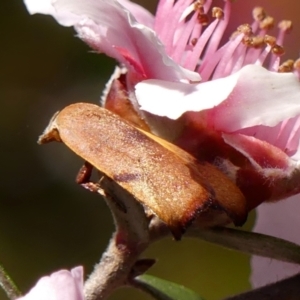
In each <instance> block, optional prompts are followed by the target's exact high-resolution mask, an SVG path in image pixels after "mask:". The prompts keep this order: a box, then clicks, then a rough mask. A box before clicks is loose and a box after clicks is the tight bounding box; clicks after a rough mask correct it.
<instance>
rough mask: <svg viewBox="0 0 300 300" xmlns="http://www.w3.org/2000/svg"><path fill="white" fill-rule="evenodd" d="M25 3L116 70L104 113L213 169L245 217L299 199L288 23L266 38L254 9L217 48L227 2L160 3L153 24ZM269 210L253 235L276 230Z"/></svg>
mask: <svg viewBox="0 0 300 300" xmlns="http://www.w3.org/2000/svg"><path fill="white" fill-rule="evenodd" d="M24 1H25V4H26V5H27V8H28V10H29V12H30V13H37V12H39V13H45V14H50V15H53V16H54V17H55V18H56V20H57V21H58V22H59V23H60V24H61V25H64V26H74V28H75V30H76V31H77V33H78V36H79V37H80V38H81V39H83V40H84V41H85V42H86V43H87V44H89V45H90V46H91V47H92V48H93V49H94V50H96V51H98V52H104V53H105V54H107V55H109V56H111V57H114V58H115V59H116V60H117V61H118V62H119V63H120V64H121V65H122V68H117V69H116V72H115V74H114V75H113V77H112V79H111V80H110V82H109V84H108V86H107V90H106V92H105V94H104V96H103V101H102V102H103V103H102V104H103V105H104V106H105V107H107V108H108V109H111V110H112V111H114V112H115V113H118V114H119V115H121V116H122V117H124V118H127V119H129V120H130V121H131V122H133V123H134V124H136V125H137V126H140V127H142V128H144V129H147V130H151V131H152V132H154V133H156V134H158V135H160V136H162V137H164V138H166V139H169V140H171V141H173V142H174V143H177V144H178V145H180V146H181V147H183V148H184V149H186V150H187V151H189V152H190V153H192V154H193V155H194V156H195V157H197V158H198V159H204V160H207V161H210V162H212V163H213V164H215V165H216V166H217V167H219V168H220V169H221V170H222V171H223V172H224V173H226V174H227V175H228V176H229V177H230V178H231V179H232V180H233V181H234V182H235V183H236V184H237V186H238V187H239V188H240V189H241V191H242V192H243V193H244V195H245V196H246V198H247V201H248V208H249V210H251V209H253V208H254V207H256V206H258V205H259V204H261V203H262V202H264V201H272V200H279V199H285V198H287V197H289V196H292V195H296V194H298V193H299V192H300V184H299V183H300V169H299V161H300V147H299V139H300V118H299V117H300V84H299V72H300V61H299V60H297V61H296V62H294V61H291V60H289V61H287V62H285V63H281V59H280V57H281V55H282V54H283V52H284V49H283V47H282V45H283V40H284V37H285V35H286V33H287V32H288V31H290V29H291V23H290V22H288V21H284V22H281V23H280V25H279V31H278V35H277V37H276V38H275V37H271V36H268V35H267V32H268V30H269V28H271V27H273V26H274V20H273V19H272V18H271V17H270V16H268V15H267V14H266V13H265V11H264V10H263V9H261V8H255V9H254V11H253V21H252V24H251V25H243V26H240V27H239V28H238V30H237V32H236V33H235V34H234V35H233V36H232V37H231V39H230V40H229V41H228V42H226V43H224V44H222V37H223V35H224V32H225V29H226V27H227V25H228V24H229V22H230V20H231V17H230V13H231V6H232V5H234V4H232V3H231V1H229V0H225V1H224V2H225V3H224V7H223V8H213V9H212V8H211V7H212V4H213V2H214V1H213V0H198V1H192V0H177V1H175V0H160V1H159V4H158V8H157V12H156V15H155V16H152V15H151V14H150V13H149V12H147V11H146V10H145V9H143V8H142V7H140V6H138V5H137V4H134V3H132V2H130V1H128V0H122V1H121V0H120V1H116V0H85V1H81V0H52V1H51V0H24ZM208 13H213V18H212V19H211V17H210V16H209V15H208ZM245 21H247V20H245ZM123 66H125V68H124V67H123ZM275 205H278V204H274V208H275ZM281 205H282V206H284V205H285V202H284V203H282V204H281ZM278 206H279V205H278ZM270 207H271V206H268V205H264V206H262V208H261V210H260V212H259V215H258V216H259V221H258V223H257V226H256V229H257V230H258V231H261V232H265V233H271V231H269V228H271V227H272V226H273V228H276V226H275V227H274V224H273V225H272V226H269V225H267V224H266V222H268V221H270V218H269V219H268V218H267V216H268V215H269V214H270V212H269V210H268V209H269V208H270ZM261 216H263V217H261ZM262 218H263V219H262ZM272 218H273V217H272ZM260 224H261V225H260ZM275 225H276V224H275ZM264 229H265V231H264ZM290 239H293V238H292V237H290Z"/></svg>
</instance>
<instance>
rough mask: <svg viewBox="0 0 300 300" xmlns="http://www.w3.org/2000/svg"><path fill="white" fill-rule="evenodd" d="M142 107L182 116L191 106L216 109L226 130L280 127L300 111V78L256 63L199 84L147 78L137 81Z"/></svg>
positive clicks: (214, 113)
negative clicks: (281, 123)
mask: <svg viewBox="0 0 300 300" xmlns="http://www.w3.org/2000/svg"><path fill="white" fill-rule="evenodd" d="M136 95H137V100H138V102H139V104H140V106H141V109H143V110H145V111H148V112H150V113H152V114H154V115H158V116H166V117H168V118H170V119H177V118H179V117H180V116H181V115H182V114H184V113H185V112H188V111H194V112H197V111H201V110H205V109H212V108H214V109H213V110H211V113H212V115H211V122H212V123H213V124H212V125H213V126H214V127H215V128H216V129H218V130H223V131H226V132H234V131H236V130H239V129H241V128H247V127H251V126H255V125H266V126H275V125H276V124H278V123H279V122H281V121H283V120H286V119H289V118H292V117H294V116H296V115H298V114H300V100H299V99H300V83H299V81H298V79H297V78H296V76H294V75H293V74H292V73H275V72H270V71H267V70H266V69H265V68H263V67H261V66H256V65H248V66H245V67H243V68H242V69H241V70H240V71H238V72H237V73H235V74H233V75H230V76H228V77H225V78H221V79H217V80H213V81H208V82H204V83H199V84H190V85H187V84H182V83H170V82H166V81H159V80H146V81H143V82H141V83H139V84H138V85H137V86H136Z"/></svg>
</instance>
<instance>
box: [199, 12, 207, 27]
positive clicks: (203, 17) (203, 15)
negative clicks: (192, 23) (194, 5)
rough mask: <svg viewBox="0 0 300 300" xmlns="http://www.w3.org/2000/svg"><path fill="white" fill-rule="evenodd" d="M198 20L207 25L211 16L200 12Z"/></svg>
mask: <svg viewBox="0 0 300 300" xmlns="http://www.w3.org/2000/svg"><path fill="white" fill-rule="evenodd" d="M197 19H198V22H199V23H200V24H201V25H203V26H206V25H207V24H208V23H209V17H208V15H207V14H198V17H197Z"/></svg>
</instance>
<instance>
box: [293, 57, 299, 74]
mask: <svg viewBox="0 0 300 300" xmlns="http://www.w3.org/2000/svg"><path fill="white" fill-rule="evenodd" d="M294 69H295V70H296V71H297V72H300V58H298V59H297V60H296V61H295V63H294Z"/></svg>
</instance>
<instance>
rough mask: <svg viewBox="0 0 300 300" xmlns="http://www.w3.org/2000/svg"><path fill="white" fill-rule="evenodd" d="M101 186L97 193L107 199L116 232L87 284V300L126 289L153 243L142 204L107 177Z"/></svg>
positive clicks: (95, 299) (102, 297)
mask: <svg viewBox="0 0 300 300" xmlns="http://www.w3.org/2000/svg"><path fill="white" fill-rule="evenodd" d="M100 185H101V188H98V190H97V192H98V193H100V194H101V195H103V196H104V197H105V199H106V202H107V204H108V206H109V207H110V209H111V211H112V214H113V217H114V222H115V225H116V232H115V233H114V235H113V237H112V238H111V240H110V242H109V245H108V248H107V249H106V251H105V253H104V254H103V255H102V258H101V261H100V262H99V264H97V265H96V266H95V268H94V271H93V272H92V274H91V275H90V277H89V278H88V280H87V281H86V283H85V287H84V294H85V299H86V300H100V299H106V298H107V297H108V296H109V295H110V294H111V293H112V292H113V291H114V290H116V289H118V288H119V287H121V286H125V285H127V283H128V281H129V280H130V277H131V276H132V269H133V267H134V265H135V263H136V262H137V260H138V258H139V256H140V254H141V253H142V252H143V251H144V250H145V249H146V247H147V246H148V245H149V243H150V238H149V228H148V224H149V220H148V217H147V216H146V214H145V211H144V208H143V207H142V206H141V204H139V203H138V202H137V201H136V200H135V199H134V198H133V196H132V195H130V194H129V193H128V192H126V191H125V190H124V189H122V188H121V187H120V186H118V185H117V184H116V183H115V182H114V181H112V180H110V179H108V178H107V177H104V178H102V180H101V182H100Z"/></svg>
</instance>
